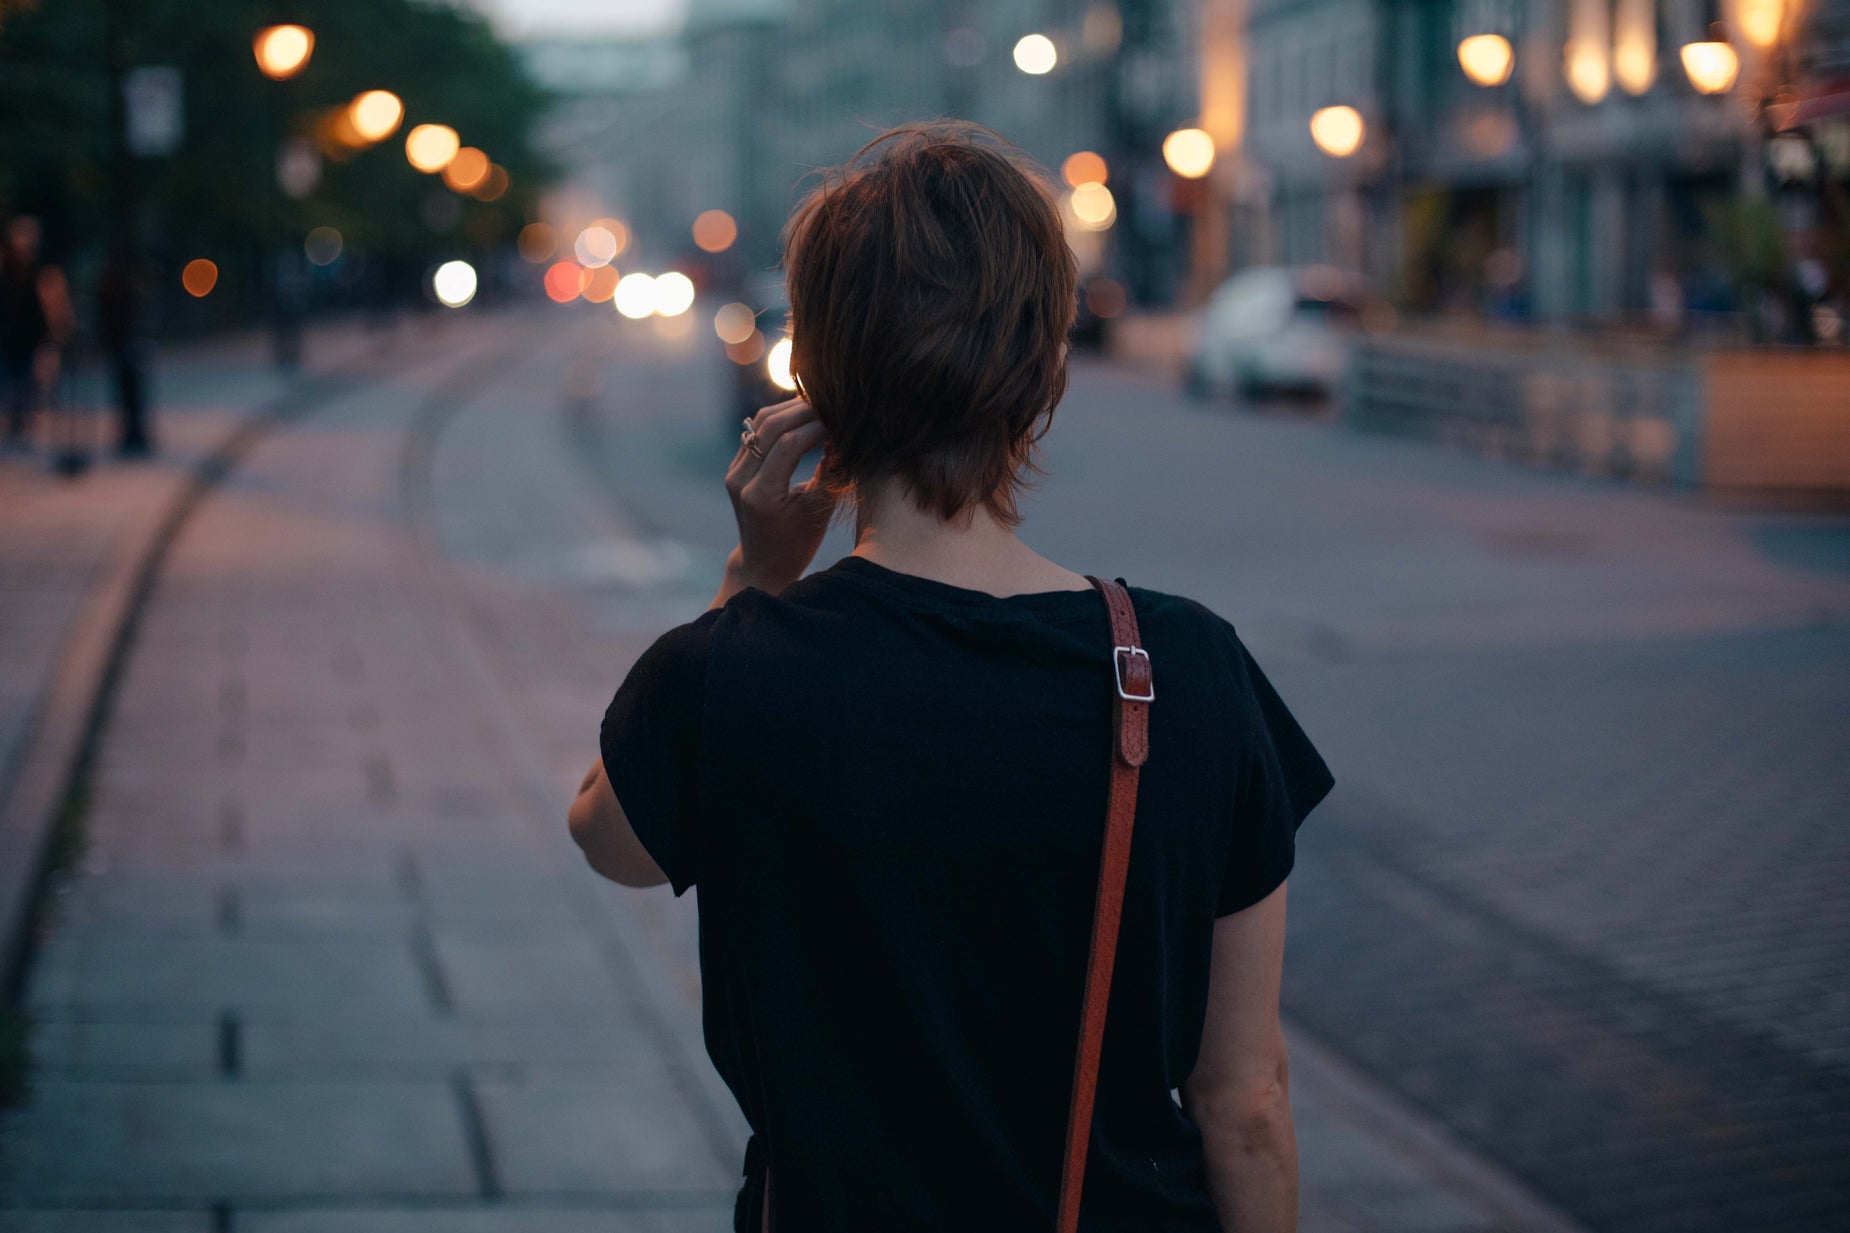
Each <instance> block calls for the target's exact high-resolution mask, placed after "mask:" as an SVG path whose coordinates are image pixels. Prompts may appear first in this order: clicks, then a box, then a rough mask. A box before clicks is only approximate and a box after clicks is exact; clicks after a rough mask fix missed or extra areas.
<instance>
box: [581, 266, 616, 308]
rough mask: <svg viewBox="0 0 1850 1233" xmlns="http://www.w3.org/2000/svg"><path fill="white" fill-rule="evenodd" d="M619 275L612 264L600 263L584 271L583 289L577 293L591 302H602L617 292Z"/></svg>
mask: <svg viewBox="0 0 1850 1233" xmlns="http://www.w3.org/2000/svg"><path fill="white" fill-rule="evenodd" d="M618 278H619V275H618V273H617V267H616V266H614V265H600V266H598V267H597V268H596V269H594V270H586V271H585V289H584V290H583V291H582V292H580V293H579V294H580V295H582V296H584V297H585V299H587V300H589V301H590V302H591V303H593V304H602V303H604V302H605V301H606V300H608V299H609V298H610V297H611V296H613V295H615V294H616V293H617V282H618Z"/></svg>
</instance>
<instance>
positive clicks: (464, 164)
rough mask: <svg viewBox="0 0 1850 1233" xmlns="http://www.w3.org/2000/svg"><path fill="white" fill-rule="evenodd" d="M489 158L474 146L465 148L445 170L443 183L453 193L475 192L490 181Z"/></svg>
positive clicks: (457, 152)
mask: <svg viewBox="0 0 1850 1233" xmlns="http://www.w3.org/2000/svg"><path fill="white" fill-rule="evenodd" d="M488 165H489V164H488V156H487V155H486V154H484V153H482V152H481V151H480V150H478V149H476V148H475V147H474V146H464V147H463V148H462V149H460V150H458V151H456V157H455V158H453V159H451V160H450V162H449V165H448V166H446V167H445V168H444V169H443V182H444V184H445V185H447V186H448V187H449V188H450V189H451V191H453V192H458V193H468V192H473V191H475V190H476V189H478V188H480V187H481V186H482V182H483V181H484V180H486V179H488Z"/></svg>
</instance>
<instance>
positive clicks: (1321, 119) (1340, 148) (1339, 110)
mask: <svg viewBox="0 0 1850 1233" xmlns="http://www.w3.org/2000/svg"><path fill="white" fill-rule="evenodd" d="M1367 132H1368V126H1367V125H1366V124H1364V123H1363V122H1362V113H1361V112H1359V111H1357V110H1356V109H1355V108H1353V107H1320V108H1318V109H1317V110H1316V111H1314V112H1312V113H1311V116H1310V139H1311V140H1312V141H1314V142H1316V143H1317V148H1318V149H1319V150H1322V151H1323V152H1324V153H1325V154H1328V155H1329V156H1330V157H1332V158H1348V157H1349V156H1350V155H1351V154H1354V153H1355V152H1356V151H1357V150H1359V149H1361V148H1362V138H1363V137H1364V136H1365V135H1366V134H1367Z"/></svg>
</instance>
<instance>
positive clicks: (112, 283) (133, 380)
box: [96, 245, 154, 458]
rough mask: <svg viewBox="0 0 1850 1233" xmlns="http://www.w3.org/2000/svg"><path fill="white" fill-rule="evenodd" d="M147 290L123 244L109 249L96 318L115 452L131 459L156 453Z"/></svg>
mask: <svg viewBox="0 0 1850 1233" xmlns="http://www.w3.org/2000/svg"><path fill="white" fill-rule="evenodd" d="M144 294H145V288H144V287H143V285H142V280H141V278H140V275H139V271H137V270H136V268H135V263H134V259H133V256H132V254H131V253H130V251H129V250H128V248H127V247H126V246H124V245H117V246H116V247H115V248H114V249H112V250H111V251H110V254H109V262H108V264H106V265H105V266H104V267H103V276H102V278H101V279H100V280H99V281H98V284H97V289H96V314H97V324H98V327H99V333H100V334H101V340H102V344H103V352H104V354H105V355H107V356H108V357H109V370H110V374H111V376H112V377H113V378H114V380H115V387H116V424H117V430H116V450H117V452H118V453H120V454H122V455H124V456H125V457H130V458H141V457H145V456H147V455H148V454H151V453H153V452H154V440H153V437H152V436H151V435H150V434H149V431H148V379H147V366H146V357H145V355H144V352H143V342H142V330H141V303H142V297H143V296H144Z"/></svg>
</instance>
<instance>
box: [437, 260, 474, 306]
mask: <svg viewBox="0 0 1850 1233" xmlns="http://www.w3.org/2000/svg"><path fill="white" fill-rule="evenodd" d="M475 283H476V280H475V267H474V266H472V265H470V264H469V263H468V262H467V261H446V262H444V263H443V264H442V265H440V266H438V267H437V271H436V273H434V274H432V275H431V276H430V289H431V290H432V291H434V292H435V293H436V295H437V302H438V303H440V304H442V305H443V306H444V307H445V308H461V307H462V306H463V305H465V304H467V303H468V302H469V301H470V300H473V299H474V298H475Z"/></svg>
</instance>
